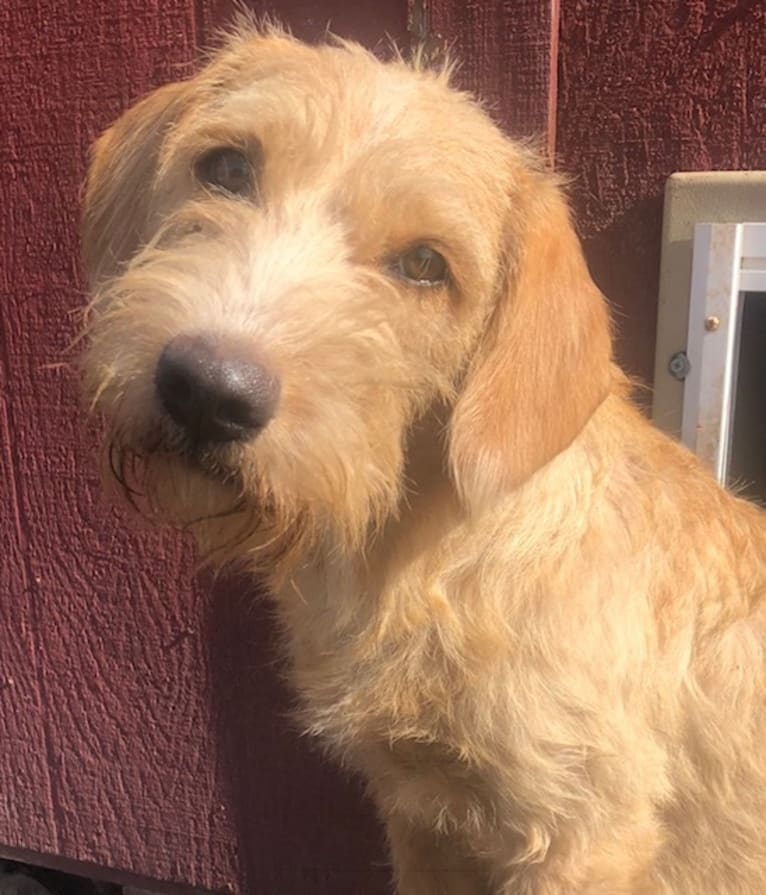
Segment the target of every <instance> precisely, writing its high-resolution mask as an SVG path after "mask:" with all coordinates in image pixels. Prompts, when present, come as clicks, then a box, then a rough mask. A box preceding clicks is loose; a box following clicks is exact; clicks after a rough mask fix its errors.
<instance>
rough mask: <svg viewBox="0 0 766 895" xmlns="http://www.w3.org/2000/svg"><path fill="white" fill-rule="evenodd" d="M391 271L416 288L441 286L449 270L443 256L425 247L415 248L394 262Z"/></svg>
mask: <svg viewBox="0 0 766 895" xmlns="http://www.w3.org/2000/svg"><path fill="white" fill-rule="evenodd" d="M393 269H394V270H395V271H396V273H398V274H399V275H400V276H402V277H404V279H405V280H410V281H411V282H412V283H415V284H416V285H418V286H441V285H442V284H443V283H445V282H446V281H447V278H448V276H449V268H448V267H447V262H446V261H445V260H444V258H443V256H442V255H440V254H439V253H438V252H437V251H436V250H435V249H432V248H431V247H430V246H427V245H419V246H415V248H413V249H410V250H409V251H408V252H405V253H404V254H403V255H400V256H399V257H398V258H396V259H395V260H394V263H393Z"/></svg>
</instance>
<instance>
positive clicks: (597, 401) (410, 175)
mask: <svg viewBox="0 0 766 895" xmlns="http://www.w3.org/2000/svg"><path fill="white" fill-rule="evenodd" d="M215 145H234V146H237V147H239V148H240V149H241V151H242V152H244V153H245V154H248V157H249V158H250V159H251V160H252V166H253V170H254V171H256V172H257V191H255V192H254V193H253V194H252V195H250V196H245V197H239V196H238V197H231V196H226V195H221V194H220V193H217V192H214V191H212V192H211V191H209V190H205V189H203V188H201V187H200V185H199V184H198V183H196V182H195V180H194V174H193V172H194V161H195V159H196V158H198V157H199V156H200V154H201V153H203V152H205V151H206V150H207V149H208V148H209V147H210V146H215ZM84 233H85V257H86V262H87V264H88V267H89V270H90V273H91V278H92V283H93V293H94V302H93V306H92V309H91V324H90V331H89V338H90V347H89V350H88V353H87V356H86V359H85V371H86V387H87V390H88V393H89V394H90V396H91V399H92V401H93V404H94V406H95V407H97V408H98V409H99V410H100V411H102V412H104V413H105V414H106V416H107V417H108V418H109V420H110V421H111V431H110V437H109V439H108V444H107V450H106V454H107V456H108V459H109V463H108V464H107V477H108V478H111V479H116V480H117V482H118V483H119V484H120V487H121V490H123V492H125V493H127V494H128V495H129V496H131V498H132V500H133V501H134V502H135V503H138V504H139V505H140V507H141V508H142V510H143V512H144V513H146V514H150V515H152V514H153V515H155V516H156V517H157V518H158V519H159V520H161V521H165V522H181V523H184V524H190V525H192V527H193V528H194V529H195V531H196V532H197V534H198V536H199V539H200V542H201V544H202V549H203V550H205V551H207V552H209V553H210V554H211V555H212V556H214V557H218V558H220V559H227V558H230V557H238V558H240V559H244V560H245V561H246V562H247V563H249V564H251V565H252V566H253V567H254V568H256V569H257V570H258V571H259V572H260V573H261V574H265V575H267V576H268V577H269V579H270V582H271V585H272V591H273V598H274V600H275V605H276V607H277V609H278V612H279V616H280V618H281V620H282V623H283V626H284V630H285V639H286V645H287V652H288V659H289V668H290V674H291V678H292V680H293V682H294V685H295V687H296V688H297V692H298V693H299V694H300V697H301V705H302V715H303V717H304V719H305V723H306V725H307V727H308V728H309V729H311V730H312V731H313V732H315V733H316V734H317V735H319V736H320V737H322V738H323V740H324V742H325V743H326V744H327V745H328V746H329V747H330V749H331V750H332V751H334V752H336V753H337V754H338V755H339V756H341V757H342V758H343V759H344V760H345V761H347V762H349V763H350V764H351V765H352V766H353V767H355V768H356V769H358V770H359V771H360V772H361V773H362V774H363V775H364V776H365V777H366V779H367V781H368V783H369V790H370V793H371V795H372V797H373V799H374V800H375V803H376V805H377V808H378V811H379V812H380V815H381V817H382V818H383V820H384V821H385V823H386V825H387V829H388V832H389V838H390V843H391V849H392V858H393V863H394V869H395V875H396V879H397V884H398V891H399V893H400V895H438V893H443V895H488V893H496V895H575V893H577V895H703V893H710V895H763V892H764V891H766V836H764V832H765V831H766V751H765V749H764V745H763V739H764V734H766V712H765V709H766V706H765V705H764V694H765V693H766V690H765V688H764V684H765V681H764V669H765V668H766V666H765V664H764V645H765V644H766V632H765V630H764V606H763V603H764V597H766V526H764V517H763V515H762V514H761V512H760V511H759V510H757V509H756V508H755V507H754V506H752V505H750V504H748V503H746V502H744V501H742V500H738V499H737V498H736V497H734V496H732V495H730V494H728V493H726V492H725V491H723V490H722V489H721V488H719V487H718V486H717V485H716V484H715V482H714V481H713V480H712V478H711V477H710V476H709V474H708V473H707V472H706V471H704V470H703V469H702V468H701V467H700V466H699V464H698V463H697V461H696V460H695V459H694V458H693V457H692V456H691V455H690V454H689V453H688V452H687V451H686V450H684V449H683V448H681V447H679V446H677V445H676V444H674V443H672V442H671V441H670V440H669V439H667V438H666V437H665V436H663V435H662V434H660V433H659V432H657V431H655V430H654V429H653V428H652V427H651V426H650V425H649V424H648V423H647V422H646V421H645V420H644V419H643V417H642V416H641V415H640V414H639V412H638V411H637V410H636V409H634V408H633V406H632V405H631V404H630V402H629V398H628V388H627V384H626V381H625V379H624V377H623V376H622V374H620V372H619V371H618V370H617V368H616V367H615V366H614V365H613V364H612V362H611V360H610V353H611V348H610V344H611V343H610V334H609V325H608V316H607V311H606V307H605V303H604V301H603V299H602V297H601V296H600V295H599V294H598V291H597V290H596V288H595V286H594V285H593V283H592V282H591V280H590V278H589V276H588V272H587V269H586V266H585V263H584V261H583V258H582V254H581V251H580V248H579V244H578V241H577V239H576V237H575V235H574V232H573V229H572V226H571V224H570V221H569V215H568V212H567V209H566V205H565V202H564V200H563V198H562V196H561V192H560V189H559V186H558V184H557V182H556V180H555V179H554V178H553V177H552V176H551V175H550V174H549V173H547V172H546V171H545V170H544V168H543V166H542V165H541V164H540V163H539V162H538V161H537V160H536V159H535V157H534V155H533V154H532V153H530V152H529V151H527V150H526V149H524V148H522V147H520V146H518V145H517V144H515V143H513V142H511V141H509V140H508V139H507V138H506V137H505V136H503V135H502V134H501V133H500V131H499V130H498V129H497V128H496V127H495V126H494V125H493V124H492V123H491V121H490V120H489V118H488V117H487V116H486V115H485V113H484V112H483V111H482V110H481V108H480V107H479V106H478V105H477V104H476V103H475V102H474V101H473V100H472V99H470V98H469V97H467V96H465V95H463V94H460V93H458V92H456V91H454V90H453V89H451V88H450V87H449V85H448V76H447V74H446V73H444V72H436V73H434V72H429V71H426V70H421V69H420V68H419V67H418V66H417V65H416V66H412V67H411V66H408V65H406V64H405V63H403V62H402V61H393V62H390V63H387V64H383V63H381V62H379V61H377V60H376V59H375V58H373V57H372V56H371V55H370V54H368V53H367V52H366V51H364V50H362V49H361V48H359V47H358V46H355V45H352V44H338V45H330V46H320V47H315V48H310V47H307V46H305V45H302V44H300V43H298V42H297V41H294V40H292V39H290V38H289V37H287V36H285V35H283V34H280V33H270V34H258V33H241V34H239V35H237V36H236V37H235V38H233V39H232V40H231V41H230V43H229V44H228V45H227V47H225V48H224V49H223V50H222V51H221V52H220V53H219V54H218V55H217V56H215V57H214V58H213V59H212V61H211V62H210V64H209V65H208V66H207V67H206V68H205V69H203V70H202V71H201V72H200V74H198V75H197V76H196V77H194V78H193V79H191V80H190V81H188V82H184V83H181V84H175V85H171V86H168V87H165V88H162V89H161V90H159V91H157V92H156V93H154V94H152V95H151V96H150V97H149V98H147V99H145V100H144V101H142V102H141V103H139V104H138V105H137V106H136V107H134V108H133V109H132V110H130V111H128V112H127V113H126V114H125V116H124V117H123V118H122V119H121V120H120V121H119V122H118V123H117V124H116V125H115V126H114V127H113V128H112V129H110V130H109V131H108V132H107V133H106V134H105V135H104V136H103V137H102V138H101V139H100V141H99V142H98V143H97V145H96V148H95V153H94V158H93V164H92V168H91V173H90V178H89V184H88V189H87V195H86V200H85V222H84ZM419 244H428V245H430V246H435V247H436V248H438V250H439V252H441V253H442V254H443V255H444V257H445V258H446V260H447V262H448V264H449V270H450V275H449V278H448V280H447V281H446V282H445V283H443V284H440V285H436V286H432V287H427V288H423V287H422V286H417V285H413V284H412V283H411V282H408V281H407V280H406V279H405V278H402V277H401V276H397V275H396V273H395V271H394V267H393V266H392V260H391V259H395V258H397V257H399V256H400V254H401V252H403V251H404V250H405V249H407V247H410V246H413V245H419ZM184 331H205V332H211V331H214V332H216V333H223V334H224V335H226V334H232V333H234V334H236V337H237V338H238V339H240V340H245V341H246V342H248V344H252V345H254V346H257V350H258V352H259V356H260V357H265V358H266V362H267V363H268V364H269V365H270V367H271V368H272V369H273V370H274V371H275V372H276V374H277V375H279V377H280V379H281V383H282V394H281V399H280V404H279V410H278V412H277V414H276V416H275V418H274V419H273V420H272V421H271V423H270V424H269V425H268V426H267V427H266V429H265V430H264V431H263V432H261V434H259V436H258V437H257V438H256V439H254V440H252V441H250V442H248V443H246V444H236V445H225V446H222V447H217V448H215V449H205V450H201V449H198V447H196V446H194V445H189V444H188V443H187V441H186V440H185V439H184V436H183V433H180V432H178V431H177V430H176V429H175V428H174V427H173V425H172V424H170V423H169V422H168V420H167V419H165V418H164V417H163V414H162V410H161V407H159V405H158V402H157V399H156V395H155V393H154V378H153V375H154V374H153V371H154V369H155V367H156V364H157V358H158V356H159V354H160V351H161V350H162V347H163V345H164V344H165V343H166V342H167V341H168V340H169V339H171V338H172V337H173V336H174V335H176V334H177V333H179V332H184ZM227 337H228V336H227ZM139 491H140V492H141V493H140V495H139V494H136V493H134V492H139Z"/></svg>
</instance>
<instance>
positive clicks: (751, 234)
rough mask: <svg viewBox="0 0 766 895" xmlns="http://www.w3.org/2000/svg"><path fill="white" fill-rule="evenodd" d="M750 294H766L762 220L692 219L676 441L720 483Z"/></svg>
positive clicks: (765, 241)
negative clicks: (744, 301)
mask: <svg viewBox="0 0 766 895" xmlns="http://www.w3.org/2000/svg"><path fill="white" fill-rule="evenodd" d="M748 292H755V293H760V294H763V295H765V296H766V224H751V223H737V224H718V223H701V224H696V225H695V228H694V252H693V256H692V280H691V294H690V301H689V330H688V338H687V346H686V355H687V358H688V361H689V372H688V375H687V376H686V379H685V380H684V394H683V413H682V422H681V439H682V441H683V442H684V444H686V445H687V447H689V448H691V449H692V450H693V451H694V452H695V453H696V454H697V455H698V456H699V457H700V458H701V459H702V460H703V461H704V462H705V463H707V464H708V465H709V466H710V467H711V468H712V469H713V471H714V473H715V475H716V477H717V478H718V480H719V481H720V482H721V483H722V484H725V479H726V474H727V469H728V461H729V447H730V443H731V433H732V419H733V411H734V395H735V390H736V385H737V381H736V380H737V366H738V360H739V338H738V336H739V329H740V320H741V314H742V295H743V293H748ZM764 350H766V345H764ZM764 388H765V389H766V383H764Z"/></svg>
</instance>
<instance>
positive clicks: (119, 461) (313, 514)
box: [84, 33, 610, 553]
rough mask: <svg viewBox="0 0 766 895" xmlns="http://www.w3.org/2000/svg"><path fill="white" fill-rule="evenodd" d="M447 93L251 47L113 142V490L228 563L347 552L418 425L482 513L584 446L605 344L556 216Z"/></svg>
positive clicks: (103, 208)
mask: <svg viewBox="0 0 766 895" xmlns="http://www.w3.org/2000/svg"><path fill="white" fill-rule="evenodd" d="M447 81H448V78H447V75H446V73H444V72H432V71H427V70H419V69H418V68H417V67H416V66H415V67H413V66H408V65H406V64H405V63H404V62H400V61H396V62H392V63H387V64H384V63H381V62H380V61H378V60H376V59H375V58H374V57H373V56H372V55H371V54H369V53H368V52H366V51H365V50H363V49H362V48H360V47H358V46H356V45H350V44H340V43H339V44H335V45H325V46H319V47H308V46H306V45H304V44H301V43H299V42H297V41H295V40H293V39H291V38H289V37H288V36H286V35H284V34H280V33H271V34H268V35H265V34H260V33H249V34H239V35H238V36H237V37H235V38H234V39H232V41H231V43H230V44H229V45H228V46H227V47H226V48H225V49H223V50H222V51H221V52H220V53H219V54H218V55H217V56H216V57H214V58H213V60H212V61H211V63H210V64H209V65H208V66H207V67H206V68H205V69H204V70H202V71H201V72H200V73H199V74H198V75H197V76H196V77H194V78H192V79H191V80H189V81H186V82H183V83H179V84H172V85H169V86H166V87H163V88H161V89H160V90H158V91H156V92H155V93H153V94H152V95H150V96H149V97H148V98H146V99H144V100H143V101H141V102H140V103H138V104H137V105H136V106H135V107H134V108H132V109H131V110H129V111H128V112H127V113H126V114H125V115H124V116H123V117H122V118H121V119H120V120H119V121H118V122H117V123H116V124H115V125H114V126H113V127H112V128H110V129H109V130H108V131H107V132H106V133H105V134H104V135H103V136H102V137H101V138H100V140H99V141H98V142H97V144H96V146H95V149H94V153H93V159H92V165H91V169H90V175H89V179H88V185H87V190H86V196H85V209H84V254H85V260H86V266H87V268H88V272H89V275H90V279H91V284H92V293H93V302H92V306H91V310H90V315H89V321H90V323H89V348H88V351H87V354H86V357H85V381H86V391H87V393H88V395H89V396H90V400H91V403H92V405H93V406H94V407H95V408H97V409H98V410H100V411H102V412H103V413H104V414H105V415H106V417H107V418H108V420H109V423H110V435H109V437H108V439H107V450H106V452H105V455H106V458H107V460H108V462H107V464H106V469H107V471H108V475H109V477H110V478H112V479H114V480H115V481H117V482H119V483H120V485H121V487H122V489H123V491H124V492H125V493H126V494H128V495H131V494H137V493H138V492H140V495H141V496H137V497H136V500H137V501H138V502H140V503H142V504H144V506H148V507H151V508H153V509H154V510H156V511H157V512H159V514H160V515H161V516H162V517H163V518H166V519H169V520H175V521H182V522H186V523H191V522H193V521H195V520H201V521H200V528H201V530H202V537H203V539H206V538H207V539H208V540H210V539H211V538H212V541H211V542H210V545H211V546H218V547H220V548H221V549H222V550H224V551H226V552H229V553H231V552H237V550H245V549H252V548H253V545H255V544H256V542H257V543H258V545H260V548H261V549H264V550H265V549H266V546H267V545H268V544H269V543H272V544H275V545H277V544H278V545H280V547H279V549H283V548H284V546H285V544H286V543H292V542H294V541H295V540H296V539H301V538H304V539H308V540H312V539H315V538H318V537H330V538H332V539H333V540H334V542H335V543H336V544H342V545H345V546H350V547H352V548H356V547H359V546H360V544H361V543H362V542H363V540H364V539H365V538H366V537H367V536H368V534H369V532H370V530H371V528H373V527H374V524H375V523H376V522H379V521H381V520H382V519H384V518H387V517H388V516H389V515H390V514H391V513H393V512H395V511H396V509H397V507H399V506H400V504H401V500H402V488H403V481H404V479H405V466H406V445H407V436H408V432H409V431H410V429H411V427H412V424H413V422H414V421H415V420H416V419H417V418H418V417H419V416H420V415H422V414H423V413H425V412H427V411H428V409H429V408H431V407H433V406H435V405H437V404H439V405H442V406H447V407H449V408H450V417H451V418H450V422H449V425H448V427H447V430H446V432H445V439H444V445H443V446H442V448H443V449H442V452H441V455H440V457H435V460H434V462H437V463H439V462H443V463H444V464H445V467H449V469H450V470H451V474H452V476H453V479H454V481H455V485H456V488H457V491H458V493H459V495H460V497H461V499H462V500H464V501H465V502H466V504H467V505H470V506H471V507H472V508H473V509H475V508H476V507H477V506H478V505H483V504H485V503H486V501H488V500H491V499H495V498H496V497H497V496H498V495H500V494H502V493H505V492H507V491H508V490H509V489H512V488H514V487H516V486H517V485H518V484H519V483H521V482H522V481H524V480H525V479H526V478H528V477H529V476H530V475H532V474H533V473H534V472H535V471H536V470H537V469H538V468H539V467H541V466H543V465H544V464H545V463H546V462H547V461H548V460H550V459H551V458H552V457H553V456H554V455H555V454H557V453H558V452H560V451H561V450H563V449H564V448H565V447H566V446H567V445H568V444H569V442H570V441H571V440H572V439H573V438H574V437H575V436H576V434H577V433H578V431H579V430H580V429H581V428H582V427H583V426H584V425H585V423H586V422H587V420H588V418H589V417H590V415H591V414H592V413H593V411H594V410H595V408H596V407H597V406H598V404H599V403H600V402H601V401H602V399H603V398H604V397H605V395H606V393H607V391H608V388H609V376H610V372H609V353H610V340H609V333H608V323H607V315H606V311H605V308H604V304H603V301H602V299H601V297H600V295H599V294H598V292H597V290H596V289H595V287H594V286H593V285H592V283H591V281H590V279H589V277H588V274H587V270H586V267H585V264H584V261H583V258H582V255H581V252H580V248H579V245H578V242H577V239H576V237H575V235H574V233H573V231H572V228H571V225H570V222H569V217H568V212H567V209H566V206H565V204H564V202H563V200H562V198H561V196H560V193H559V190H558V187H557V185H556V183H555V181H554V179H553V178H552V177H551V176H550V175H549V174H547V173H545V171H544V170H543V168H542V166H541V165H539V164H538V163H537V162H536V161H535V160H534V157H533V156H532V155H531V154H530V153H528V152H527V151H526V150H524V149H523V148H521V147H519V146H518V145H516V144H514V143H513V142H511V141H509V140H508V139H507V138H506V137H504V136H503V135H502V134H501V132H500V131H499V130H498V129H497V128H496V127H495V126H494V125H493V124H492V123H491V121H490V119H489V118H488V117H487V116H486V114H485V113H484V112H483V111H482V110H481V108H480V107H479V106H478V105H477V104H476V103H475V102H474V101H473V100H472V99H470V98H469V97H467V96H466V95H464V94H461V93H459V92H457V91H455V90H453V89H452V88H450V87H449V85H448V83H447ZM202 520H207V522H204V521H202ZM205 531H207V535H205V534H204V532H205ZM256 532H257V535H256ZM240 541H241V542H242V544H243V545H244V546H242V547H237V544H238V543H239V542H240Z"/></svg>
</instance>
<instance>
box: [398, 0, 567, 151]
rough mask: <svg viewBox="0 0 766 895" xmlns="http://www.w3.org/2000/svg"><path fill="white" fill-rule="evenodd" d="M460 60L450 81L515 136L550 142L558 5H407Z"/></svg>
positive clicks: (466, 1) (434, 0)
mask: <svg viewBox="0 0 766 895" xmlns="http://www.w3.org/2000/svg"><path fill="white" fill-rule="evenodd" d="M409 6H410V18H411V20H412V19H413V18H417V17H420V16H425V19H426V22H427V23H428V24H429V25H430V30H431V31H432V32H433V33H434V34H435V35H438V36H439V37H440V38H442V39H443V41H444V42H445V43H446V45H447V46H449V47H451V48H452V52H453V53H454V55H455V57H456V58H457V59H458V60H460V63H461V65H460V69H459V71H458V73H457V77H456V80H457V81H458V83H460V84H461V85H463V86H464V87H466V88H467V89H469V90H472V91H474V92H475V93H477V94H478V95H479V96H481V97H482V99H483V100H484V101H485V103H486V104H487V106H488V109H489V111H490V112H491V113H492V114H494V115H495V117H496V118H497V119H498V120H499V121H500V122H501V123H502V124H503V125H504V126H505V127H506V128H507V129H508V130H509V131H510V133H512V134H514V135H516V136H523V137H532V138H534V139H536V140H537V141H538V142H539V144H540V146H541V147H542V148H543V149H547V150H549V151H550V150H552V148H553V145H554V140H555V114H554V110H555V96H556V43H557V35H558V0H515V2H513V3H510V2H508V0H490V2H484V0H409Z"/></svg>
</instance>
